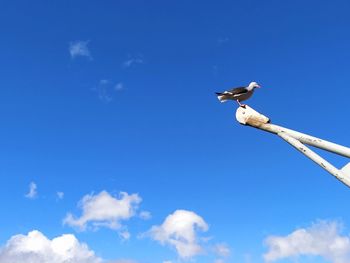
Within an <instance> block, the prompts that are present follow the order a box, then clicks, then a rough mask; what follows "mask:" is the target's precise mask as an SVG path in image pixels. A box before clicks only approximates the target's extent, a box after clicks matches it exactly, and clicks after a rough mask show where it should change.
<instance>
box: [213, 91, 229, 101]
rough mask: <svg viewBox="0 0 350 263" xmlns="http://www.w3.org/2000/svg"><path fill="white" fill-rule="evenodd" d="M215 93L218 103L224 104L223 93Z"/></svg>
mask: <svg viewBox="0 0 350 263" xmlns="http://www.w3.org/2000/svg"><path fill="white" fill-rule="evenodd" d="M215 93H216V95H218V100H219V101H220V102H225V101H227V99H226V98H225V97H226V96H225V95H224V94H223V93H220V92H215Z"/></svg>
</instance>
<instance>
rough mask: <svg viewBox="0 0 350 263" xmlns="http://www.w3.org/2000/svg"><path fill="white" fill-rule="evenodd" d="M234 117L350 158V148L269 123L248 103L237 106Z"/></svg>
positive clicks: (253, 125) (256, 126)
mask: <svg viewBox="0 0 350 263" xmlns="http://www.w3.org/2000/svg"><path fill="white" fill-rule="evenodd" d="M236 118H237V120H238V121H239V122H240V123H241V124H244V125H249V126H252V127H255V128H258V129H261V130H264V131H267V132H271V133H274V134H278V133H281V132H284V133H286V134H288V135H289V136H290V137H293V138H294V139H297V140H298V141H300V142H302V143H305V144H308V145H310V146H314V147H317V148H320V149H323V150H326V151H329V152H333V153H336V154H339V155H342V156H345V157H348V158H350V148H348V147H345V146H342V145H339V144H336V143H332V142H329V141H326V140H322V139H320V138H317V137H314V136H310V135H308V134H305V133H301V132H297V131H294V130H291V129H287V128H284V127H282V126H278V125H275V124H271V123H269V118H267V117H266V116H264V115H262V114H260V113H258V112H256V111H255V110H253V109H252V108H250V107H249V106H248V105H247V106H246V108H243V107H239V108H238V109H237V112H236Z"/></svg>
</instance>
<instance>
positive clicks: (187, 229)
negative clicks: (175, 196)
mask: <svg viewBox="0 0 350 263" xmlns="http://www.w3.org/2000/svg"><path fill="white" fill-rule="evenodd" d="M207 230H208V225H207V223H206V222H205V221H204V220H203V218H202V217H200V216H199V215H197V214H195V213H194V212H191V211H187V210H176V211H175V212H174V213H173V214H170V215H169V216H167V218H166V219H165V220H164V222H163V224H162V225H160V226H153V227H152V228H151V229H150V230H149V231H148V233H147V234H148V235H149V236H150V237H151V238H152V239H154V240H156V241H158V242H160V243H161V244H162V245H169V246H171V247H174V248H175V249H176V251H177V253H178V255H179V256H180V257H181V258H183V259H189V258H192V257H194V256H196V255H199V254H201V253H203V250H204V249H203V248H202V246H201V245H200V243H199V238H198V236H197V232H198V231H203V232H205V231H207Z"/></svg>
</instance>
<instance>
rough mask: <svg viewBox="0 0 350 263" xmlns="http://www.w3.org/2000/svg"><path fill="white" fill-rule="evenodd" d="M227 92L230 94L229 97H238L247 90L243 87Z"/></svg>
mask: <svg viewBox="0 0 350 263" xmlns="http://www.w3.org/2000/svg"><path fill="white" fill-rule="evenodd" d="M228 92H229V93H230V95H240V94H244V93H247V92H248V90H247V89H246V88H245V87H238V88H233V89H231V90H229V91H228Z"/></svg>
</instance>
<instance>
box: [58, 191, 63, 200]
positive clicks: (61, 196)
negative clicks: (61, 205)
mask: <svg viewBox="0 0 350 263" xmlns="http://www.w3.org/2000/svg"><path fill="white" fill-rule="evenodd" d="M56 195H57V198H58V199H63V197H64V193H63V192H60V191H58V192H57V193H56Z"/></svg>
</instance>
